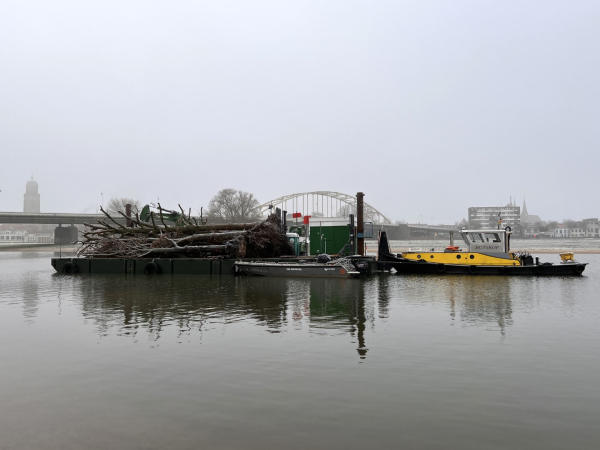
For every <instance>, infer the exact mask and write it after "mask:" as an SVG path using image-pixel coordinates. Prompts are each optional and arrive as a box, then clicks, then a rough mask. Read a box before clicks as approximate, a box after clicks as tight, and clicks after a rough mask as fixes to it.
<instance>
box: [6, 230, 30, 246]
mask: <svg viewBox="0 0 600 450" xmlns="http://www.w3.org/2000/svg"><path fill="white" fill-rule="evenodd" d="M26 235H27V233H26V232H25V231H17V230H13V229H12V228H9V229H8V230H0V242H2V243H5V244H9V243H19V242H25V236H26Z"/></svg>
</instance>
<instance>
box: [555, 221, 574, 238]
mask: <svg viewBox="0 0 600 450" xmlns="http://www.w3.org/2000/svg"><path fill="white" fill-rule="evenodd" d="M554 237H558V238H568V237H571V230H570V229H569V228H567V226H566V225H564V224H560V225H558V226H557V227H556V228H555V229H554Z"/></svg>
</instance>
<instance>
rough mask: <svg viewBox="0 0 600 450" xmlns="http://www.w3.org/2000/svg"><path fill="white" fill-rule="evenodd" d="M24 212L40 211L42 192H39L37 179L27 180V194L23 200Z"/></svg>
mask: <svg viewBox="0 0 600 450" xmlns="http://www.w3.org/2000/svg"><path fill="white" fill-rule="evenodd" d="M23 212H26V213H39V212H40V194H38V184H37V181H34V180H33V175H32V176H31V180H29V181H28V182H27V185H26V188H25V195H24V200H23Z"/></svg>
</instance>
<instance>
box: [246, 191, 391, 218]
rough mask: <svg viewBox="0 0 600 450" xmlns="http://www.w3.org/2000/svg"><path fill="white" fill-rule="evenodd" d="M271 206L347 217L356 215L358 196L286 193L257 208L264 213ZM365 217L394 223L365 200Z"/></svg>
mask: <svg viewBox="0 0 600 450" xmlns="http://www.w3.org/2000/svg"><path fill="white" fill-rule="evenodd" d="M270 206H272V207H279V208H281V209H282V210H284V211H287V212H288V213H290V212H292V213H293V212H299V213H302V215H303V216H306V215H309V216H313V217H316V216H317V215H318V216H321V215H322V217H347V216H348V214H355V215H356V197H355V196H353V195H348V194H343V193H341V192H334V191H312V192H300V193H297V194H289V195H284V196H282V197H278V198H274V199H273V200H270V201H268V202H265V203H263V204H262V205H259V206H258V208H257V209H258V211H259V212H260V214H264V213H266V212H267V211H268V210H269V207H270ZM364 219H365V221H372V222H374V223H379V224H383V223H386V224H391V223H392V221H391V220H390V219H389V218H388V217H386V216H385V215H384V214H382V213H381V211H379V210H377V208H374V207H373V206H371V205H369V204H368V203H367V202H364Z"/></svg>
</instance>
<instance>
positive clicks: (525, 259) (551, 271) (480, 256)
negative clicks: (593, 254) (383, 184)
mask: <svg viewBox="0 0 600 450" xmlns="http://www.w3.org/2000/svg"><path fill="white" fill-rule="evenodd" d="M459 233H460V234H461V236H462V238H463V240H464V244H465V248H464V249H463V248H461V247H459V246H455V245H454V242H453V237H451V243H450V245H449V246H448V247H446V248H445V249H444V250H443V251H434V250H433V249H432V250H431V251H424V252H421V251H410V252H403V253H400V254H396V255H395V254H393V253H392V252H391V251H390V246H389V242H388V238H387V233H386V232H385V231H384V230H382V231H380V232H379V237H378V241H379V246H378V250H377V262H378V265H379V268H380V269H382V270H390V269H392V268H393V269H394V270H396V272H398V273H431V274H440V275H441V274H465V275H475V274H477V275H581V274H582V273H583V271H584V270H585V266H586V265H587V263H583V264H582V263H579V262H576V261H575V260H574V259H573V254H572V253H563V254H561V255H560V256H561V262H560V263H559V264H552V263H540V261H539V258H535V262H534V259H533V257H532V256H531V255H530V254H529V253H527V252H516V253H511V252H510V235H511V233H512V231H511V229H510V228H509V227H507V228H505V229H503V230H460V231H459ZM451 236H453V234H451Z"/></svg>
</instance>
